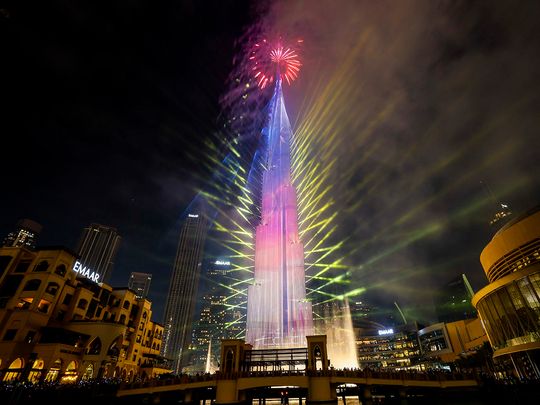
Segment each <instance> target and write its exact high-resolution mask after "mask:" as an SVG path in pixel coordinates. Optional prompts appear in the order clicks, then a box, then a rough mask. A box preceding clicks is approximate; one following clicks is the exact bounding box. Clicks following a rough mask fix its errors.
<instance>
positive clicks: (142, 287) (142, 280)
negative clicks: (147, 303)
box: [128, 272, 152, 298]
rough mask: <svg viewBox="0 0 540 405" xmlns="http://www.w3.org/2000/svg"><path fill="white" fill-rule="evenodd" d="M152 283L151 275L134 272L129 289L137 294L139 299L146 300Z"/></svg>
mask: <svg viewBox="0 0 540 405" xmlns="http://www.w3.org/2000/svg"><path fill="white" fill-rule="evenodd" d="M151 281H152V275H151V274H149V273H137V272H132V273H131V275H130V276H129V281H128V288H129V289H131V290H133V291H134V292H135V295H136V296H137V298H146V297H147V296H148V291H149V290H150V282H151Z"/></svg>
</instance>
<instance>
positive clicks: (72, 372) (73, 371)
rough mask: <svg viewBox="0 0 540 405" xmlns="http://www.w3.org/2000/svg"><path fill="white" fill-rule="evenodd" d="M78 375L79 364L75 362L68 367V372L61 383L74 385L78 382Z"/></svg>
mask: <svg viewBox="0 0 540 405" xmlns="http://www.w3.org/2000/svg"><path fill="white" fill-rule="evenodd" d="M77 375H78V373H77V362H76V361H75V360H73V361H71V362H70V363H69V364H68V366H67V367H66V371H65V372H64V375H63V376H62V379H61V380H60V382H61V383H62V384H70V383H74V382H75V381H77Z"/></svg>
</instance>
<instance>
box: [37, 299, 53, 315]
mask: <svg viewBox="0 0 540 405" xmlns="http://www.w3.org/2000/svg"><path fill="white" fill-rule="evenodd" d="M50 306H51V303H50V302H49V301H45V300H41V301H40V302H39V305H38V311H39V312H42V313H44V314H46V313H47V312H49V307H50Z"/></svg>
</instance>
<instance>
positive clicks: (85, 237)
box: [76, 224, 122, 283]
mask: <svg viewBox="0 0 540 405" xmlns="http://www.w3.org/2000/svg"><path fill="white" fill-rule="evenodd" d="M121 240H122V238H121V237H120V235H119V234H118V232H117V230H116V229H115V228H111V227H109V226H105V225H100V224H90V226H87V227H86V228H84V230H83V232H82V234H81V237H80V239H79V243H78V245H77V249H76V252H77V253H78V254H79V256H80V259H79V261H80V263H81V265H82V266H83V267H85V268H87V269H89V270H90V272H93V273H94V274H98V275H99V277H98V279H97V281H98V282H100V283H108V282H109V280H110V278H111V274H112V270H113V266H114V259H115V257H116V253H117V252H118V248H119V247H120V241H121Z"/></svg>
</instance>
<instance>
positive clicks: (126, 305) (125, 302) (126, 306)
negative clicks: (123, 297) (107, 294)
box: [123, 301, 129, 309]
mask: <svg viewBox="0 0 540 405" xmlns="http://www.w3.org/2000/svg"><path fill="white" fill-rule="evenodd" d="M123 308H124V309H129V301H124V305H123Z"/></svg>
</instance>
